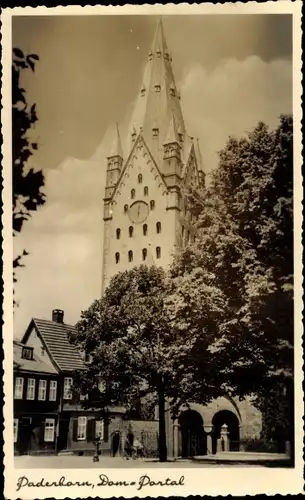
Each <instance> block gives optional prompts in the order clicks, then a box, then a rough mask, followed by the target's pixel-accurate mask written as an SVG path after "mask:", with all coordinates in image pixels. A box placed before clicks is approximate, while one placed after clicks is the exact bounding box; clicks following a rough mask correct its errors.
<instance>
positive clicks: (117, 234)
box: [116, 227, 121, 240]
mask: <svg viewBox="0 0 305 500" xmlns="http://www.w3.org/2000/svg"><path fill="white" fill-rule="evenodd" d="M120 237H121V230H120V228H119V227H118V228H117V230H116V239H117V240H119V239H120Z"/></svg>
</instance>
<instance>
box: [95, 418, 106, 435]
mask: <svg viewBox="0 0 305 500" xmlns="http://www.w3.org/2000/svg"><path fill="white" fill-rule="evenodd" d="M95 437H99V438H100V439H101V440H103V439H104V420H96V421H95Z"/></svg>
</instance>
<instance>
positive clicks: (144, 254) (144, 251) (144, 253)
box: [142, 248, 147, 260]
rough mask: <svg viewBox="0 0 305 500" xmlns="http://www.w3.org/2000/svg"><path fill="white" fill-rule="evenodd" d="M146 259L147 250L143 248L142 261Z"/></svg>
mask: <svg viewBox="0 0 305 500" xmlns="http://www.w3.org/2000/svg"><path fill="white" fill-rule="evenodd" d="M146 257H147V248H143V250H142V259H143V260H146Z"/></svg>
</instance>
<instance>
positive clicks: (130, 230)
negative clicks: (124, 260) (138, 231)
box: [128, 226, 133, 238]
mask: <svg viewBox="0 0 305 500" xmlns="http://www.w3.org/2000/svg"><path fill="white" fill-rule="evenodd" d="M128 232H129V238H132V237H133V227H132V226H129V228H128Z"/></svg>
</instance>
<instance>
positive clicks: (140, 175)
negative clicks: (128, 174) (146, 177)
mask: <svg viewBox="0 0 305 500" xmlns="http://www.w3.org/2000/svg"><path fill="white" fill-rule="evenodd" d="M142 180H143V177H142V174H139V175H138V183H139V184H142Z"/></svg>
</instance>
